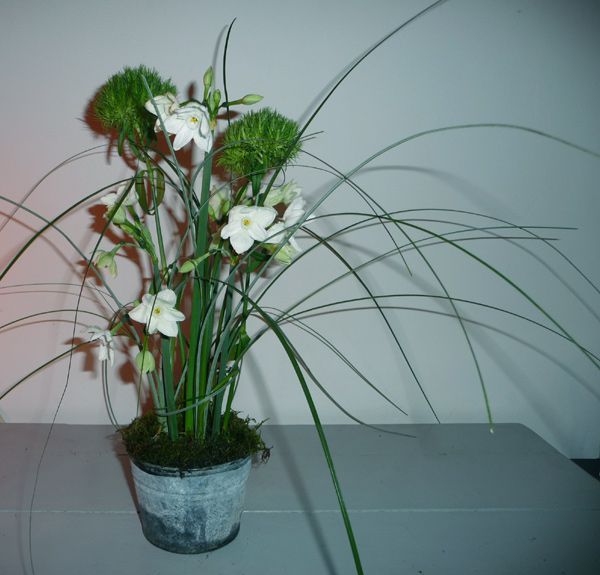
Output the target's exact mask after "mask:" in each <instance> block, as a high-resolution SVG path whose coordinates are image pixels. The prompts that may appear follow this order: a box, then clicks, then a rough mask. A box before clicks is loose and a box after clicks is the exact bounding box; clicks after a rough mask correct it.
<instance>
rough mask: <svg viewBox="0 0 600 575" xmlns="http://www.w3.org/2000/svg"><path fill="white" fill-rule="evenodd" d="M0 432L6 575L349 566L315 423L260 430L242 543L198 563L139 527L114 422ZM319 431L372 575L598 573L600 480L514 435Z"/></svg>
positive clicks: (467, 430)
mask: <svg viewBox="0 0 600 575" xmlns="http://www.w3.org/2000/svg"><path fill="white" fill-rule="evenodd" d="M48 429H49V426H48V425H43V424H39V425H29V424H0V574H1V575H21V574H30V573H31V571H30V568H29V561H30V560H29V529H30V527H31V543H32V545H31V548H32V553H33V561H34V566H35V575H59V574H60V575H70V574H84V573H85V574H87V575H95V574H99V575H103V574H106V575H120V574H128V575H133V574H138V573H139V574H143V575H152V574H161V575H171V574H177V575H187V574H188V573H189V574H196V573H197V574H203V575H218V574H223V575H225V574H227V575H239V574H246V575H254V574H261V575H282V574H290V575H296V574H302V575H304V574H306V573H310V574H314V575H320V574H323V575H348V574H352V573H354V572H355V571H354V567H353V562H352V557H351V554H350V551H349V546H348V543H347V540H346V536H345V531H344V528H343V525H342V522H341V517H340V513H339V511H338V509H337V503H336V499H335V495H334V492H333V488H332V486H331V481H330V479H329V475H328V472H327V468H326V466H325V463H324V459H323V455H322V453H321V450H320V447H319V443H318V439H317V436H316V433H315V430H314V429H313V428H312V427H311V426H265V428H264V437H265V439H266V441H267V443H268V444H270V445H272V446H273V450H272V456H271V460H270V461H269V463H268V464H267V465H260V466H258V467H256V468H255V469H254V470H253V471H252V473H251V475H250V481H249V484H248V491H247V496H246V511H245V512H244V515H243V517H242V527H241V531H240V534H239V536H238V537H237V539H236V540H235V541H233V542H232V543H230V544H229V545H228V546H226V547H224V548H222V549H219V550H216V551H213V552H211V553H205V554H202V555H197V556H182V555H174V554H170V553H168V552H166V551H162V550H160V549H158V548H156V547H154V546H152V545H151V544H150V543H148V542H147V541H146V540H145V539H144V537H143V535H142V532H141V528H140V525H139V520H138V516H137V513H136V508H135V504H134V499H133V497H132V492H131V477H130V472H129V464H128V459H127V457H126V455H125V454H124V450H123V447H122V445H121V444H120V442H119V440H118V438H117V437H116V436H115V435H114V433H113V430H112V428H111V427H109V426H98V425H89V426H86V425H56V426H54V428H53V430H52V435H51V438H50V442H49V444H48V448H47V452H46V456H45V458H44V461H43V464H42V466H41V469H40V472H39V477H38V485H37V492H36V497H35V501H34V504H33V513H32V520H31V526H30V522H29V509H30V504H31V494H32V489H33V485H34V480H35V475H36V469H37V466H38V462H39V456H40V453H41V448H42V445H43V444H44V441H45V438H46V436H47V433H48ZM386 429H388V430H394V431H398V432H402V433H409V434H412V435H414V438H412V439H407V438H403V437H398V436H394V435H390V434H387V433H381V432H376V431H372V430H370V429H367V428H361V427H359V426H344V425H337V426H326V433H327V437H328V439H329V441H330V444H331V449H332V453H333V456H334V459H335V462H336V466H337V470H338V474H339V477H340V478H341V483H342V487H343V490H344V493H345V496H346V502H347V505H348V507H349V509H350V516H351V519H352V522H353V525H354V529H355V533H356V537H357V539H358V542H359V546H360V550H361V554H362V559H363V565H364V568H365V573H367V574H369V575H386V574H390V575H391V574H393V575H402V574H415V575H434V574H443V575H454V574H456V575H459V574H460V575H468V574H486V575H495V574H498V575H518V574H527V575H532V574H538V573H539V574H544V575H546V574H557V575H558V574H571V575H572V574H586V575H587V574H589V575H598V574H600V482H598V481H596V480H594V479H593V478H592V477H591V476H589V475H587V474H586V473H585V472H583V471H582V470H580V469H579V468H578V467H577V466H575V465H574V464H573V463H571V462H570V461H569V460H568V459H566V458H565V457H563V456H562V455H561V454H560V453H558V452H557V451H556V450H554V449H553V448H552V447H551V446H550V445H548V444H547V443H546V442H544V441H543V440H542V439H541V438H540V437H538V436H537V435H535V434H534V433H533V432H532V431H530V430H529V429H527V428H526V427H524V426H521V425H517V424H502V425H498V426H497V427H496V431H495V433H494V434H490V433H489V430H488V428H487V426H485V425H478V424H442V425H396V426H386Z"/></svg>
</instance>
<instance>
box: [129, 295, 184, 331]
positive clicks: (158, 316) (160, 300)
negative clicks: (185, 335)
mask: <svg viewBox="0 0 600 575" xmlns="http://www.w3.org/2000/svg"><path fill="white" fill-rule="evenodd" d="M176 302H177V296H176V295H175V292H174V291H173V290H170V289H164V290H161V291H159V292H158V293H157V294H156V295H152V294H146V295H144V297H143V298H142V303H141V304H139V305H138V306H136V307H135V308H134V309H132V310H131V311H130V312H129V317H130V318H131V319H132V320H133V321H137V322H139V323H143V324H146V329H147V330H148V333H149V334H153V333H156V332H157V331H159V332H160V333H162V334H163V335H166V336H168V337H175V336H176V335H177V322H178V321H183V320H184V319H185V316H184V315H183V314H182V313H181V312H180V311H179V310H176V309H175V303H176Z"/></svg>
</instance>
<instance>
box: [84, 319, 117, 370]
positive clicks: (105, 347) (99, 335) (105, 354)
mask: <svg viewBox="0 0 600 575" xmlns="http://www.w3.org/2000/svg"><path fill="white" fill-rule="evenodd" d="M88 332H89V333H90V334H91V335H90V341H98V342H99V343H100V348H99V349H98V359H99V360H100V361H107V360H108V361H109V362H110V365H114V363H115V351H114V349H113V345H112V333H110V331H109V330H107V329H101V328H99V327H98V326H95V325H92V326H90V327H89V328H88Z"/></svg>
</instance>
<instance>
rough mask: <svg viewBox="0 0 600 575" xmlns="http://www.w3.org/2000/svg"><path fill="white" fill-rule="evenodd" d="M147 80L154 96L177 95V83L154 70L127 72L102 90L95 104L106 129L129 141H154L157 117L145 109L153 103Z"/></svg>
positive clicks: (142, 67) (129, 69)
mask: <svg viewBox="0 0 600 575" xmlns="http://www.w3.org/2000/svg"><path fill="white" fill-rule="evenodd" d="M144 78H145V79H146V82H148V86H149V87H150V91H151V92H152V95H154V96H161V95H163V94H166V93H167V92H170V93H172V94H176V93H177V88H176V87H175V86H174V85H173V83H172V82H171V81H170V80H163V79H162V78H161V77H160V75H159V74H158V72H157V71H156V70H154V69H152V68H147V67H146V66H138V67H137V68H128V67H126V68H123V70H122V71H121V72H119V73H118V74H115V75H114V76H111V77H110V78H109V79H108V81H107V82H106V84H104V86H102V88H101V89H100V91H99V92H98V96H97V98H96V101H95V103H94V112H95V114H96V116H97V117H98V119H99V120H100V122H101V123H102V125H103V126H104V127H105V128H107V129H115V130H117V131H118V132H119V134H121V135H122V137H125V138H127V137H129V138H132V137H136V136H137V137H139V138H141V139H142V140H143V141H150V140H152V139H154V137H155V135H154V122H155V121H156V116H154V115H153V114H151V113H150V112H148V111H147V110H146V109H145V108H144V104H145V103H146V102H147V101H148V100H149V99H150V95H149V94H148V88H146V84H145V83H144Z"/></svg>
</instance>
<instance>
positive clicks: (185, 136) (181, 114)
mask: <svg viewBox="0 0 600 575" xmlns="http://www.w3.org/2000/svg"><path fill="white" fill-rule="evenodd" d="M164 125H165V130H167V132H169V134H175V139H174V140H173V149H174V150H179V149H180V148H183V146H185V145H186V144H187V143H188V142H189V141H190V140H192V139H193V140H194V143H195V144H196V146H198V147H199V148H200V149H201V150H202V151H204V152H208V151H209V150H210V149H211V148H212V143H213V137H212V132H211V131H210V121H209V118H208V111H207V110H206V108H205V107H204V106H203V105H202V104H198V102H190V103H189V104H185V105H184V106H180V107H179V108H177V109H176V110H175V111H174V112H173V113H172V114H171V115H170V116H168V117H167V118H166V120H165V121H164Z"/></svg>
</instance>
